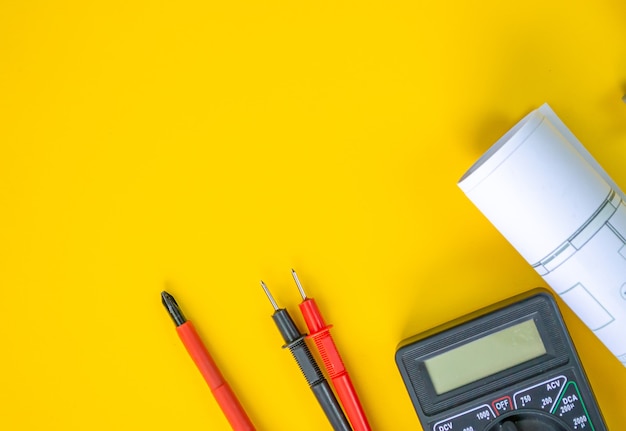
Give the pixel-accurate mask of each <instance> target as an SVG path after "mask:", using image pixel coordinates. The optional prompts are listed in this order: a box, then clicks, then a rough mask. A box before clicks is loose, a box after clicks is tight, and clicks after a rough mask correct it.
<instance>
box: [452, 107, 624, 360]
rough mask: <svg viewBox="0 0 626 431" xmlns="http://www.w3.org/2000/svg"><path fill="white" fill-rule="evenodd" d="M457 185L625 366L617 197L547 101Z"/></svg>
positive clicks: (620, 220)
mask: <svg viewBox="0 0 626 431" xmlns="http://www.w3.org/2000/svg"><path fill="white" fill-rule="evenodd" d="M459 187H460V188H461V189H462V190H463V191H464V192H465V194H466V195H467V197H468V198H469V199H470V200H471V201H472V202H473V203H474V204H475V205H476V206H477V207H478V209H480V211H482V213H483V214H484V215H485V216H486V217H487V218H488V219H489V220H490V221H491V223H493V224H494V225H495V227H496V228H497V229H498V230H499V231H500V233H502V235H504V237H505V238H506V239H507V240H508V241H509V242H510V243H511V244H512V245H513V247H515V249H517V251H519V253H520V254H521V255H522V256H523V257H524V258H525V259H526V260H527V261H528V263H530V264H531V265H532V267H533V268H535V270H536V271H537V272H538V273H539V274H540V275H541V276H542V277H543V278H544V280H545V281H546V282H547V283H548V284H549V285H550V286H551V287H552V288H553V289H554V291H555V292H556V293H557V294H559V295H560V296H561V298H562V299H563V301H565V303H567V305H569V306H570V307H571V308H572V310H573V311H574V312H575V313H576V314H577V315H578V316H579V317H580V318H581V319H582V320H583V322H585V324H586V325H587V326H588V327H589V328H590V329H591V330H592V331H593V332H594V333H595V334H596V335H597V336H598V338H600V340H602V342H603V343H604V344H605V345H606V346H607V347H608V348H609V350H611V352H612V353H613V354H614V355H615V356H616V357H617V358H618V359H619V360H620V361H621V362H622V364H624V366H626V203H625V200H626V199H625V197H624V194H623V193H622V192H621V190H620V189H619V188H618V187H617V185H616V184H615V183H614V181H613V180H612V179H611V178H610V177H609V176H608V175H607V174H606V172H605V171H604V170H603V169H602V168H601V167H600V165H599V164H598V163H597V162H596V161H595V159H593V157H592V156H591V155H590V154H589V152H588V151H587V150H586V149H585V148H584V147H583V145H582V144H581V143H580V141H579V140H578V139H576V137H575V136H574V135H573V134H572V133H571V132H570V131H569V129H567V127H566V126H565V124H563V122H562V121H561V120H560V119H559V118H558V117H557V116H556V114H555V113H554V111H552V109H551V108H550V107H549V106H548V105H547V104H546V105H543V106H542V107H540V108H539V109H537V110H535V111H533V112H531V113H530V114H528V115H527V116H526V117H525V118H524V119H522V120H521V121H520V122H519V123H518V124H517V125H515V127H513V128H512V129H511V130H510V131H509V132H507V133H506V134H505V135H504V136H503V137H502V138H501V139H500V140H498V142H496V143H495V144H494V145H493V146H492V147H491V148H490V149H489V150H488V151H487V152H486V153H485V154H484V155H483V156H482V157H481V158H480V159H479V160H478V161H477V162H476V163H475V164H474V165H473V166H472V167H471V168H470V169H469V170H468V171H467V172H466V173H465V175H464V176H463V177H462V178H461V180H460V181H459Z"/></svg>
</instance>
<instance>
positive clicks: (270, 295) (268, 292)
mask: <svg viewBox="0 0 626 431" xmlns="http://www.w3.org/2000/svg"><path fill="white" fill-rule="evenodd" d="M261 287H262V288H263V290H264V291H265V294H266V295H267V298H268V299H269V300H270V303H271V304H272V307H274V311H278V304H276V301H274V297H273V296H272V294H271V293H270V290H269V289H268V288H267V286H266V285H265V283H263V280H261Z"/></svg>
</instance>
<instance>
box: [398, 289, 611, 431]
mask: <svg viewBox="0 0 626 431" xmlns="http://www.w3.org/2000/svg"><path fill="white" fill-rule="evenodd" d="M396 363H397V365H398V368H399V370H400V374H401V375H402V378H403V380H404V383H405V385H406V388H407V390H408V392H409V395H410V397H411V400H412V401H413V405H414V406H415V410H416V411H417V415H418V417H419V419H420V422H421V423H422V426H423V427H424V430H426V431H429V430H430V431H573V430H577V431H578V430H581V431H587V430H591V431H605V430H606V429H607V428H606V425H605V423H604V421H603V419H602V415H601V413H600V410H599V409H598V406H597V403H596V400H595V398H594V396H593V392H592V391H591V388H590V386H589V383H588V381H587V377H586V376H585V372H584V370H583V368H582V365H581V363H580V360H579V358H578V355H577V354H576V350H575V349H574V345H573V344H572V341H571V338H570V337H569V334H568V332H567V328H566V327H565V324H564V322H563V318H562V316H561V314H560V312H559V310H558V307H557V305H556V303H555V301H554V299H553V297H552V295H551V294H550V293H549V292H548V291H546V290H543V289H537V290H534V291H532V292H529V293H527V294H524V295H520V296H517V297H514V298H512V299H510V300H507V301H505V302H501V303H498V304H495V305H493V306H491V307H488V308H486V309H484V310H481V311H478V312H476V313H474V314H472V315H469V316H466V317H464V318H461V319H458V320H455V321H453V322H450V323H448V324H446V325H443V326H440V327H438V328H435V329H433V330H431V331H428V332H426V333H424V334H420V335H417V336H415V337H412V338H409V339H407V340H405V341H403V342H402V343H401V344H400V346H399V347H398V350H397V352H396Z"/></svg>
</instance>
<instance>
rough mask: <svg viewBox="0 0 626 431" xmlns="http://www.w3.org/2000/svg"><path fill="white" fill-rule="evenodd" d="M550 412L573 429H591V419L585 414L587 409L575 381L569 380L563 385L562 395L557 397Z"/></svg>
mask: <svg viewBox="0 0 626 431" xmlns="http://www.w3.org/2000/svg"><path fill="white" fill-rule="evenodd" d="M552 413H553V414H554V415H555V416H558V417H559V418H561V419H562V420H563V421H564V422H566V423H567V424H569V425H571V426H572V427H573V429H575V430H579V429H583V430H584V429H587V428H589V429H593V427H592V425H591V420H589V417H588V416H587V409H586V408H585V404H584V403H583V400H582V397H581V396H580V391H579V390H578V386H577V385H576V383H575V382H569V383H568V384H567V386H565V391H563V395H562V396H561V397H560V398H559V400H558V403H557V404H556V406H555V408H554V410H553V411H552Z"/></svg>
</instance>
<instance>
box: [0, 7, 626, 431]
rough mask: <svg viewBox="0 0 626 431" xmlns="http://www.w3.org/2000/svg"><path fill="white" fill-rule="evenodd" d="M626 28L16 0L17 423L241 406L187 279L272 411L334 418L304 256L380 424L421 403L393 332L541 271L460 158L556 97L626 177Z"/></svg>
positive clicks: (618, 372)
mask: <svg viewBox="0 0 626 431" xmlns="http://www.w3.org/2000/svg"><path fill="white" fill-rule="evenodd" d="M624 41H626V6H625V5H624V2H623V1H621V0H599V1H583V0H576V1H571V0H560V1H539V0H530V1H523V2H522V1H518V2H505V1H504V2H503V1H495V0H488V1H482V2H469V1H466V2H461V1H456V2H434V1H429V2H425V1H420V0H418V1H385V2H382V1H381V2H368V1H365V2H364V1H352V2H333V1H324V0H323V1H316V2H297V1H295V2H289V1H285V2H277V1H270V2H244V1H233V2H229V1H224V2H222V1H213V2H187V1H179V2H167V1H106V2H104V1H102V2H90V1H86V2H85V1H80V2H79V1H76V2H70V1H56V2H52V1H51V2H40V1H39V2H38V1H2V2H1V3H0V223H1V224H0V277H1V280H2V282H1V290H0V293H1V297H0V309H1V312H0V343H1V344H0V345H1V346H2V347H1V356H0V365H1V372H0V421H1V425H0V428H2V429H6V430H35V429H37V430H111V429H116V430H126V429H128V430H131V429H132V430H137V429H151V430H172V429H181V430H196V429H197V430H207V429H209V430H227V429H229V427H228V425H227V423H226V422H225V420H224V418H223V416H222V415H221V413H220V411H219V410H218V408H217V406H216V404H215V402H214V400H213V399H212V397H211V394H210V392H209V390H208V388H207V387H206V385H205V383H204V381H203V380H202V379H201V377H200V375H199V373H198V371H197V370H196V369H195V367H194V366H193V365H192V363H191V360H190V358H189V357H188V356H187V354H186V352H185V351H184V348H183V346H182V345H181V343H180V341H179V340H178V338H177V336H176V333H175V330H174V325H173V323H172V322H171V320H170V318H169V317H168V316H167V314H166V312H165V310H164V309H163V306H162V305H161V301H160V297H159V294H160V291H161V290H162V289H163V288H164V287H165V286H166V283H167V284H168V289H169V291H170V292H171V293H172V294H174V295H175V296H176V298H177V299H178V300H179V303H180V304H181V306H182V308H183V310H184V312H185V313H186V315H187V317H188V318H190V319H191V320H192V321H193V322H194V324H195V325H196V327H197V328H198V330H199V332H200V334H201V335H202V337H203V338H204V340H205V341H206V343H207V345H208V347H209V349H210V350H211V351H212V353H213V355H214V357H215V360H216V361H217V362H218V363H219V364H220V366H221V368H222V371H223V373H224V374H225V376H226V377H227V379H228V380H229V381H230V382H231V384H232V386H233V388H234V389H235V391H236V392H237V393H238V394H239V396H240V399H241V401H242V403H243V404H244V405H245V407H246V409H247V411H248V412H249V414H250V416H251V418H252V420H253V422H254V423H255V424H256V425H257V427H258V429H259V430H276V431H280V430H304V431H306V430H323V429H329V425H328V423H327V421H326V419H325V417H324V416H323V414H322V412H321V410H320V408H319V407H318V406H317V404H316V403H315V400H314V398H313V396H312V394H311V392H310V390H309V389H308V387H307V386H306V384H305V383H304V381H303V379H302V378H301V376H300V375H299V371H298V369H297V367H296V365H295V364H294V363H293V361H292V359H291V357H290V355H289V353H288V352H286V351H283V350H282V349H281V348H280V346H281V344H282V341H281V339H280V336H279V334H278V332H277V331H276V329H275V327H274V325H273V322H272V320H271V319H270V315H271V312H272V309H271V306H270V303H269V302H268V301H267V299H266V297H265V296H264V294H263V291H262V290H261V288H260V286H259V280H260V279H263V280H264V281H265V282H266V283H267V284H268V286H269V288H270V289H271V290H272V292H273V293H274V296H275V297H276V299H277V300H278V302H279V303H280V304H281V305H282V306H286V307H287V308H288V309H289V310H290V311H291V312H292V315H293V316H294V317H297V321H298V323H302V320H301V318H300V317H299V312H298V309H297V305H296V304H297V303H298V302H299V294H298V292H297V290H296V288H295V286H294V284H293V282H292V280H291V276H290V273H289V270H290V268H291V267H294V268H295V269H296V270H297V271H298V273H299V275H300V278H301V280H302V282H303V284H304V287H305V289H306V290H307V293H309V294H310V295H311V296H313V297H315V298H316V299H317V301H318V304H319V305H320V307H322V309H323V311H324V314H325V317H326V319H327V321H328V322H329V323H333V324H334V325H335V328H334V330H333V332H334V336H335V340H336V342H337V344H338V345H339V347H340V349H341V350H342V353H343V356H344V360H345V362H346V365H347V366H348V369H349V370H350V373H351V375H352V377H353V381H354V383H355V386H356V387H357V390H358V392H359V394H360V397H361V400H362V402H363V404H364V406H365V408H366V411H367V414H368V417H369V419H370V421H371V424H372V426H373V427H374V429H376V430H394V431H395V430H411V429H415V430H417V429H420V425H419V422H418V420H417V416H416V414H415V412H414V410H413V407H412V405H411V403H410V400H409V397H408V395H407V394H406V391H405V388H404V386H403V383H402V381H401V379H400V376H399V373H398V372H397V369H396V366H395V363H394V352H395V347H396V345H397V344H398V343H399V342H400V341H401V340H402V339H404V338H406V337H408V336H410V335H413V334H415V333H418V332H421V331H423V330H426V329H428V328H431V327H433V326H435V325H437V324H440V323H442V322H445V321H448V320H450V319H453V318H455V317H458V316H460V315H463V314H465V313H468V312H471V311H474V310H476V309H477V308H480V307H482V306H484V305H487V304H491V303H493V302H496V301H497V300H500V299H503V298H507V297H509V296H512V295H514V294H516V293H520V292H523V291H526V290H528V289H530V288H533V287H535V286H539V285H544V283H543V281H542V279H541V278H540V277H539V276H538V275H537V274H535V272H534V271H533V270H532V269H531V268H530V266H529V265H528V264H527V263H526V262H525V261H524V260H523V259H522V258H521V257H520V256H519V255H518V254H517V252H516V251H515V250H514V249H513V248H512V247H511V246H510V245H509V244H508V243H507V242H506V240H505V239H504V238H503V237H501V236H500V234H499V233H498V232H497V231H496V230H495V228H493V227H492V225H491V224H490V223H489V222H488V221H487V220H486V219H485V218H484V217H483V216H482V214H480V212H479V211H478V210H477V209H476V208H475V207H474V206H473V205H472V203H471V202H470V201H469V200H468V199H467V198H466V197H465V196H464V195H463V193H462V192H461V191H460V190H459V189H458V187H457V185H456V182H457V180H458V178H460V176H461V175H462V174H463V173H464V172H465V170H466V169H467V168H468V167H469V166H470V165H471V164H472V163H473V162H474V161H475V160H476V159H477V158H478V157H479V156H480V155H481V154H482V153H483V152H484V151H485V150H486V149H487V148H488V147H489V146H490V145H491V144H492V143H493V142H495V141H496V140H497V138H498V137H499V136H501V135H502V134H503V133H504V132H505V131H506V130H508V129H509V128H510V127H512V126H513V125H514V124H515V123H516V122H517V120H519V119H520V118H521V117H522V116H523V115H525V114H526V113H527V112H529V111H530V110H532V109H534V108H536V107H538V106H539V105H540V104H541V103H543V102H548V103H550V104H551V106H552V107H553V108H554V109H555V111H556V112H557V114H558V115H559V116H560V117H561V118H562V119H563V121H564V122H565V123H566V124H567V125H568V126H569V127H570V128H571V129H572V131H573V132H574V133H575V134H576V135H577V136H578V137H579V138H580V139H581V141H582V142H583V143H584V144H585V145H586V147H587V148H588V149H589V150H590V152H591V153H592V154H593V155H594V156H595V157H596V158H597V160H598V161H599V162H600V164H601V165H602V166H603V167H604V168H605V169H606V171H607V172H608V173H609V175H611V176H612V177H613V178H614V180H615V181H616V182H617V183H618V184H621V185H622V187H626V169H624V168H625V165H624V161H625V160H626V145H625V143H626V105H624V104H623V103H622V101H621V96H622V95H623V92H624V90H625V88H624V84H625V82H626V44H625V43H624ZM559 303H560V305H561V306H562V310H563V313H564V316H565V319H566V321H567V324H568V327H569V329H570V331H571V333H572V336H573V339H574V341H575V343H576V346H577V348H578V350H579V352H580V356H581V358H582V361H583V363H584V365H585V367H586V370H587V373H588V376H589V379H590V381H591V383H592V385H593V388H594V391H595V394H596V397H597V399H598V402H599V404H600V406H601V408H602V410H603V413H604V416H605V418H606V422H607V424H608V426H609V428H611V429H612V430H618V429H621V428H623V426H624V423H626V413H625V411H626V410H625V409H624V401H625V397H624V388H625V387H626V370H625V369H624V368H623V367H622V366H621V365H620V364H619V362H618V361H617V360H616V359H615V358H614V357H613V356H612V355H611V354H610V353H609V351H608V350H607V349H606V348H604V347H603V345H602V344H601V343H600V342H599V341H598V340H597V339H596V338H595V337H594V335H593V334H592V333H591V332H590V331H589V330H588V329H587V328H586V327H585V326H584V325H583V324H582V323H581V322H580V321H579V320H578V318H577V317H576V316H574V315H573V314H572V313H571V312H570V311H569V310H568V309H567V308H565V307H564V306H563V304H562V303H561V302H559Z"/></svg>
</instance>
